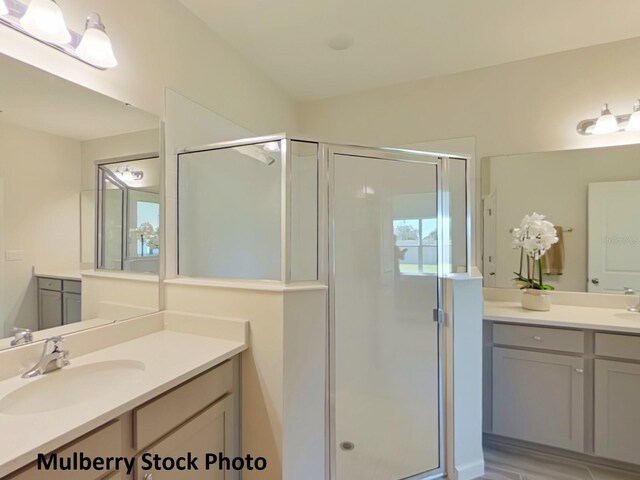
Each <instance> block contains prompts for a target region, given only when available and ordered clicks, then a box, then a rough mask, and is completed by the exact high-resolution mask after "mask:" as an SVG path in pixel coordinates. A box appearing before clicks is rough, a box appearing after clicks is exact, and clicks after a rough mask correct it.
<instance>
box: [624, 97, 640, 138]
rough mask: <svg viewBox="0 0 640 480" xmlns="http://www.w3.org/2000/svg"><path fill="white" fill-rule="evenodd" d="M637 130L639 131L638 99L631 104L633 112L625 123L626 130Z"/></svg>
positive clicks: (639, 101)
mask: <svg viewBox="0 0 640 480" xmlns="http://www.w3.org/2000/svg"><path fill="white" fill-rule="evenodd" d="M637 131H640V100H636V103H634V104H633V113H632V114H631V116H630V117H629V123H627V132H637Z"/></svg>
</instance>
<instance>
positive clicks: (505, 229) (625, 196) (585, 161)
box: [482, 145, 640, 294]
mask: <svg viewBox="0 0 640 480" xmlns="http://www.w3.org/2000/svg"><path fill="white" fill-rule="evenodd" d="M482 168H483V186H484V191H483V201H484V252H483V268H484V272H483V273H484V276H485V286H487V287H498V288H515V287H516V286H515V285H514V283H513V280H512V279H513V277H514V272H515V271H517V269H518V265H519V264H520V253H519V251H518V250H515V249H514V248H513V246H512V234H511V232H512V229H513V228H515V227H518V226H519V224H520V221H521V219H522V218H523V216H524V215H526V214H531V213H533V212H536V213H538V214H542V215H545V217H546V219H547V220H549V221H550V222H551V223H552V224H553V225H554V226H555V228H556V232H557V236H558V238H559V242H558V243H557V244H556V245H555V246H553V247H552V248H553V253H552V255H549V257H548V258H547V259H545V257H546V256H547V254H545V257H543V260H545V262H543V263H544V266H543V272H544V273H545V277H544V279H545V283H548V284H550V285H552V286H554V287H555V288H556V289H557V290H564V291H573V292H593V293H621V294H622V293H625V289H633V290H635V291H640V222H639V221H638V220H637V218H636V217H637V215H636V214H635V212H636V210H637V209H638V207H640V145H626V146H615V147H603V148H592V149H584V150H566V151H557V152H542V153H529V154H521V155H508V156H499V157H491V158H485V159H484V163H483V165H482ZM550 252H551V251H550Z"/></svg>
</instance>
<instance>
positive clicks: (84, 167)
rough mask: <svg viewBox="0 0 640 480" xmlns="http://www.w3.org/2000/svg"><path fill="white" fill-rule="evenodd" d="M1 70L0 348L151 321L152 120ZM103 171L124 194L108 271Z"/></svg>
mask: <svg viewBox="0 0 640 480" xmlns="http://www.w3.org/2000/svg"><path fill="white" fill-rule="evenodd" d="M0 72H2V74H1V75H0V111H1V113H0V349H3V348H8V347H11V346H19V345H23V344H24V343H26V342H30V341H38V340H41V339H44V338H46V337H49V336H51V335H54V334H55V335H58V334H61V335H64V334H66V333H70V332H74V331H77V330H80V329H84V328H89V327H93V326H96V325H102V324H105V323H108V322H112V321H116V320H121V319H125V318H131V317H134V316H139V315H142V314H146V313H151V312H153V311H157V309H158V302H159V301H158V298H159V295H158V288H159V287H158V283H159V282H158V277H157V272H158V270H159V258H160V257H159V249H158V235H159V228H160V224H159V212H160V203H161V202H160V196H159V186H160V172H161V162H160V160H159V158H158V151H159V148H160V138H161V135H160V122H159V119H158V118H157V117H156V116H154V115H152V114H149V113H147V112H143V111H141V110H138V109H136V108H134V107H131V106H128V105H126V104H124V103H123V102H120V101H116V100H114V99H112V98H108V97H105V96H103V95H101V94H98V93H96V92H94V91H91V90H88V89H86V88H84V87H80V86H78V85H76V84H73V83H71V82H68V81H66V80H63V79H60V78H58V77H55V76H53V75H51V74H48V73H46V72H43V71H41V70H39V69H37V68H34V67H32V66H29V65H26V64H24V63H22V62H19V61H17V60H15V59H12V58H9V57H6V56H2V55H0ZM101 172H103V173H104V174H105V175H104V177H105V178H106V177H107V176H108V177H109V178H111V179H112V181H113V186H114V189H116V190H117V189H120V190H118V191H119V192H121V193H122V192H126V193H123V194H122V200H121V202H120V206H119V208H120V210H119V214H118V215H117V216H116V215H113V214H112V215H111V217H110V218H109V222H110V223H109V228H110V229H111V231H110V232H108V234H109V235H112V236H115V234H116V231H117V232H119V235H120V241H121V242H122V245H120V246H121V247H122V248H121V249H120V253H119V254H118V256H117V258H116V259H111V258H108V259H107V260H108V261H109V262H111V261H112V260H113V262H111V263H109V264H108V265H107V264H106V263H105V262H103V263H104V265H103V264H99V262H98V252H99V251H100V249H99V245H98V239H99V235H98V231H97V230H98V229H97V225H98V223H99V218H101V217H100V213H101V212H104V211H107V210H108V209H109V208H112V209H113V207H114V206H113V205H109V206H104V208H103V205H102V203H103V202H101V197H100V195H99V189H98V188H97V186H98V179H99V177H100V174H101ZM112 196H113V195H112ZM125 209H126V210H125ZM111 213H112V212H110V214H111ZM116 217H117V218H116ZM122 252H124V254H123V253H122ZM116 260H117V261H118V264H117V265H116ZM97 266H105V267H107V266H108V267H109V268H110V269H111V270H124V272H113V271H106V270H99V269H97V268H96V267H97Z"/></svg>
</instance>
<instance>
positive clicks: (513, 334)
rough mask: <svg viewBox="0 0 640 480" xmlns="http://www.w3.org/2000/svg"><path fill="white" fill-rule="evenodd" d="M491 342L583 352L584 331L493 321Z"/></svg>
mask: <svg viewBox="0 0 640 480" xmlns="http://www.w3.org/2000/svg"><path fill="white" fill-rule="evenodd" d="M493 343H495V344H498V345H509V346H513V347H529V348H540V349H543V350H555V351H559V352H570V353H584V333H583V332H581V331H577V330H563V329H559V328H542V327H528V326H524V325H507V324H503V323H495V324H494V325H493Z"/></svg>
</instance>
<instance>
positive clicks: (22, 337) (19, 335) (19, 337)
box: [11, 327, 33, 347]
mask: <svg viewBox="0 0 640 480" xmlns="http://www.w3.org/2000/svg"><path fill="white" fill-rule="evenodd" d="M12 332H13V340H11V346H12V347H15V346H16V345H18V344H19V343H20V342H23V343H31V342H33V333H32V332H31V330H29V329H28V328H18V327H13V330H12Z"/></svg>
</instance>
